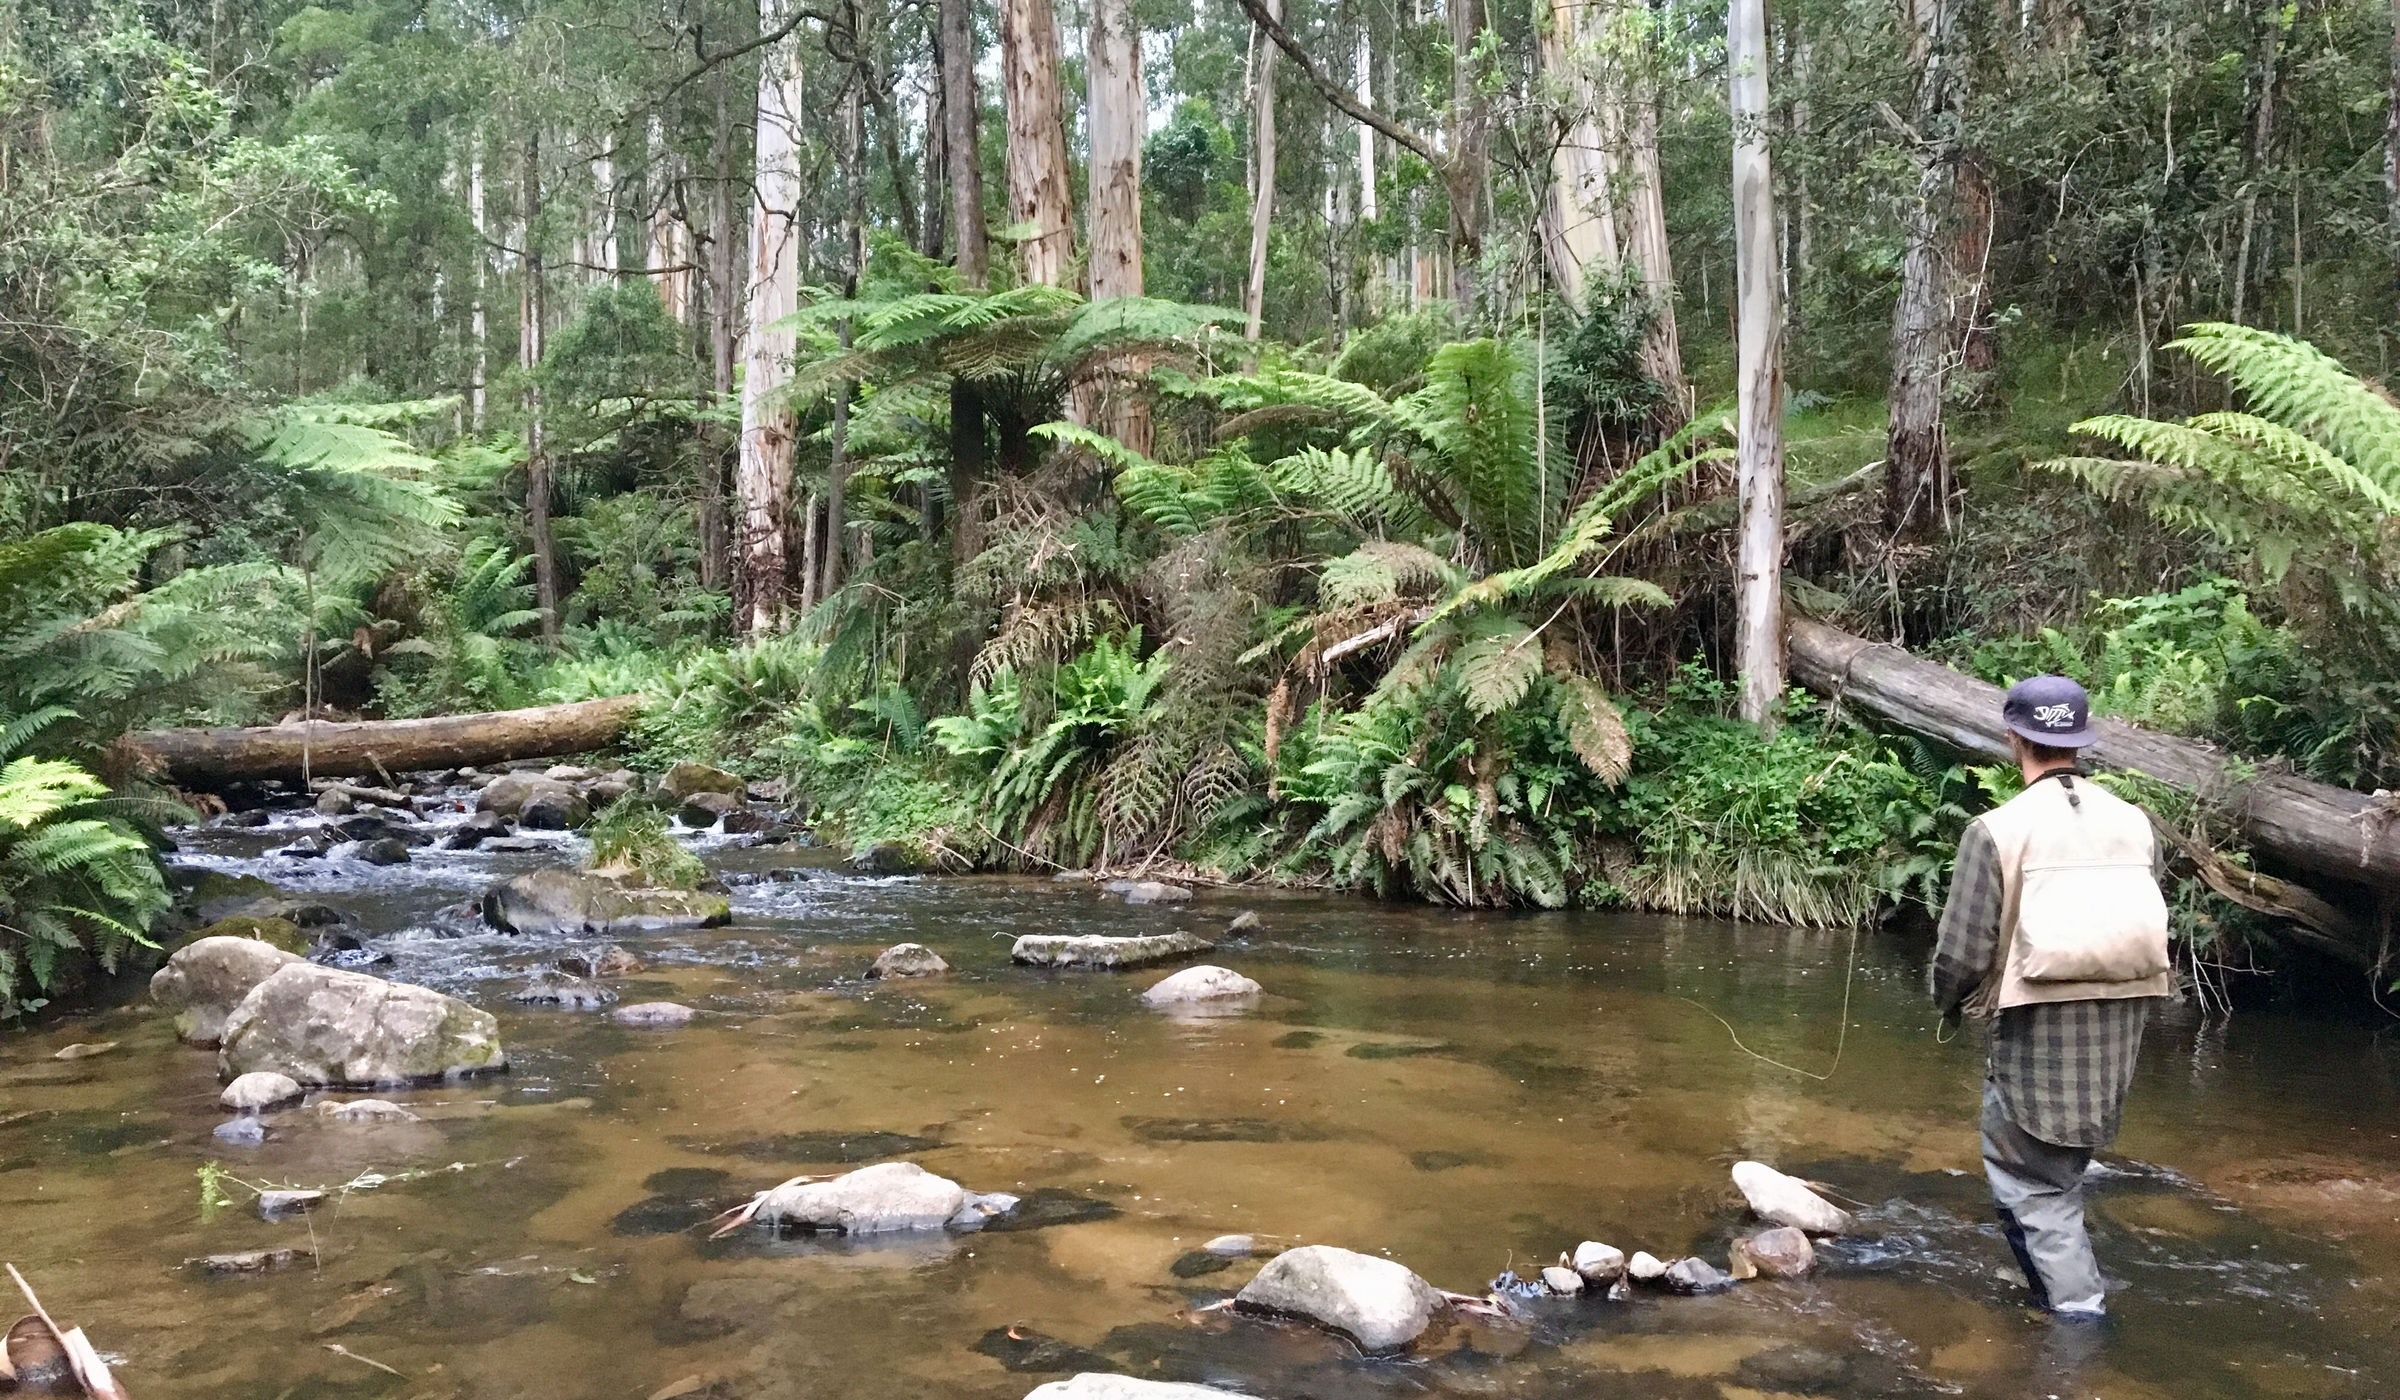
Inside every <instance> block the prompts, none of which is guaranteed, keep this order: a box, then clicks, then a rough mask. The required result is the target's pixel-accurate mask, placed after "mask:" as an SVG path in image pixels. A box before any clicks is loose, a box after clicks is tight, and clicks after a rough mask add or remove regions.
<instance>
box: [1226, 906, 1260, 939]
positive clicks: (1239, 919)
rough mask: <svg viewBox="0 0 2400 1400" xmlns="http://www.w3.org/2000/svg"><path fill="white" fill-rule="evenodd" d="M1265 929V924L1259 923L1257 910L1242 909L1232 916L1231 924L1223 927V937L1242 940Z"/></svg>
mask: <svg viewBox="0 0 2400 1400" xmlns="http://www.w3.org/2000/svg"><path fill="white" fill-rule="evenodd" d="M1265 927H1266V925H1265V924H1262V923H1260V922H1259V919H1258V911H1257V910H1255V909H1244V910H1243V911H1242V912H1241V913H1239V914H1236V915H1234V916H1233V922H1232V923H1229V924H1227V925H1225V936H1226V937H1227V938H1243V937H1247V936H1248V935H1250V934H1253V933H1256V932H1258V931H1259V930H1260V929H1262V928H1265Z"/></svg>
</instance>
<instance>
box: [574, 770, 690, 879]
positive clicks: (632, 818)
mask: <svg viewBox="0 0 2400 1400" xmlns="http://www.w3.org/2000/svg"><path fill="white" fill-rule="evenodd" d="M584 835H585V836H586V837H587V838H588V839H589V840H590V841H591V851H590V853H589V854H588V855H587V856H585V858H584V868H585V869H587V870H596V871H599V872H601V873H603V874H608V875H618V876H623V877H627V878H630V879H632V880H634V881H635V882H636V883H639V884H643V885H651V886H656V887H659V888H664V889H676V890H688V889H694V888H697V887H698V886H699V884H700V881H701V880H702V879H704V878H706V877H707V875H708V868H707V867H706V866H704V865H702V864H701V863H700V858H699V857H698V856H696V855H693V854H692V853H691V852H690V851H688V850H685V849H684V847H683V843H682V842H680V841H677V840H676V839H675V834H674V832H673V831H672V830H670V829H669V828H668V826H667V814H666V813H664V812H662V811H660V810H659V809H658V807H657V805H656V804H654V803H652V802H651V801H650V800H649V799H648V798H645V797H641V796H638V795H635V794H631V793H628V794H627V795H625V796H623V797H620V798H618V799H617V800H616V801H614V802H611V803H609V804H608V805H607V806H605V807H603V808H601V809H600V810H599V811H597V812H595V813H593V814H592V820H591V823H590V825H588V826H587V827H585V828H584Z"/></svg>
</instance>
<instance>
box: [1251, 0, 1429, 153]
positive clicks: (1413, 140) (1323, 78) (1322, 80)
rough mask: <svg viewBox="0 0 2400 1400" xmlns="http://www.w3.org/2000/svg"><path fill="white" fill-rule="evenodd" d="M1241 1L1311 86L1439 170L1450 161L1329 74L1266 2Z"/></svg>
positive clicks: (1345, 110) (1356, 118)
mask: <svg viewBox="0 0 2400 1400" xmlns="http://www.w3.org/2000/svg"><path fill="white" fill-rule="evenodd" d="M1241 5H1242V9H1243V11H1244V12H1245V13H1247V14H1248V15H1249V16H1250V22H1251V23H1252V24H1255V25H1257V26H1258V28H1259V32H1260V33H1263V34H1265V35H1266V36H1267V37H1268V38H1269V39H1272V40H1274V41H1275V47H1277V48H1279V49H1281V50H1283V51H1284V53H1285V54H1287V55H1289V56H1290V58H1291V60H1292V62H1294V63H1297V64H1299V65H1300V71H1301V72H1302V73H1303V74H1305V75H1306V76H1307V78H1308V82H1309V86H1311V87H1313V88H1315V89H1316V90H1317V95H1318V96H1319V97H1322V98H1324V99H1325V100H1326V101H1327V102H1330V103H1332V104H1333V105H1334V106H1335V107H1337V108H1339V109H1340V110H1341V111H1343V112H1345V113H1347V114H1349V116H1350V117H1351V118H1352V119H1353V120H1355V121H1360V122H1364V123H1366V124H1367V125H1368V126H1371V127H1373V128H1375V129H1376V130H1377V131H1380V132H1382V133H1383V134H1384V135H1386V136H1388V137H1390V138H1392V142H1393V144H1395V145H1397V146H1399V147H1401V148H1402V149H1404V150H1406V151H1408V152H1409V153H1410V154H1412V155H1415V156H1418V157H1419V158H1421V159H1423V160H1424V162H1425V163H1426V164H1427V165H1430V166H1432V167H1434V168H1435V169H1437V170H1439V169H1442V168H1444V166H1445V165H1446V162H1445V161H1444V160H1443V159H1442V157H1441V156H1440V155H1439V154H1438V153H1436V152H1435V151H1434V149H1433V147H1432V146H1430V145H1428V144H1426V142H1425V139H1424V138H1423V137H1421V136H1419V135H1417V134H1416V133H1415V132H1413V131H1410V130H1409V129H1408V128H1407V127H1404V126H1402V125H1400V123H1398V122H1396V121H1393V120H1392V119H1391V118H1390V117H1387V116H1385V115H1384V114H1383V113H1381V112H1378V111H1376V110H1375V109H1374V108H1372V107H1369V106H1368V105H1366V104H1365V103H1363V102H1361V101H1359V100H1358V99H1357V98H1356V97H1353V96H1351V95H1350V92H1349V90H1348V89H1346V88H1344V87H1343V86H1342V85H1341V84H1340V83H1337V82H1335V81H1334V80H1333V79H1332V78H1331V77H1329V76H1327V74H1326V72H1325V70H1324V69H1322V68H1320V67H1318V66H1317V60H1316V59H1315V58H1314V57H1312V56H1311V55H1310V54H1309V52H1308V50H1306V49H1304V48H1302V47H1300V41H1299V40H1297V39H1295V38H1293V37H1292V33H1291V31H1290V30H1288V29H1285V28H1284V27H1283V24H1282V22H1281V21H1280V20H1277V19H1276V18H1275V17H1274V16H1273V15H1270V14H1268V13H1267V10H1266V6H1265V5H1263V4H1262V3H1260V0H1241Z"/></svg>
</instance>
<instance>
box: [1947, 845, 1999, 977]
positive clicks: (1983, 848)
mask: <svg viewBox="0 0 2400 1400" xmlns="http://www.w3.org/2000/svg"><path fill="white" fill-rule="evenodd" d="M2001 898H2002V895H2001V885H2000V851H1999V848H1998V847H1997V846H1994V845H1993V844H1992V837H1991V833H1989V832H1987V831H1985V830H1984V829H1983V827H1982V825H1981V824H1980V823H1972V824H1970V825H1969V826H1968V827H1967V832H1966V835H1964V836H1962V837H1960V838H1959V842H1958V864H1957V866H1956V868H1955V869H1954V870H1952V872H1951V875H1950V897H1949V898H1948V899H1947V900H1945V901H1944V902H1943V904H1942V929H1941V937H1940V939H1939V940H1938V941H1937V942H1936V943H1935V945H1934V950H1933V973H1932V990H1933V1004H1934V1006H1935V1007H1936V1008H1938V1009H1939V1010H1940V1011H1941V1013H1942V1014H1943V1015H1945V1016H1948V1015H1952V1014H1954V1013H1956V1012H1957V1010H1958V1008H1959V1004H1960V1003H1962V1002H1964V1001H1965V1000H1966V999H1967V998H1968V997H1969V996H1970V995H1972V994H1973V993H1974V991H1975V989H1976V988H1977V987H1979V986H1981V985H1982V984H1983V979H1984V978H1985V977H1986V976H1988V975H1990V973H1991V970H1992V958H1993V956H1994V955H1995V954H1996V953H1997V952H1998V951H1999V947H2000V905H2001Z"/></svg>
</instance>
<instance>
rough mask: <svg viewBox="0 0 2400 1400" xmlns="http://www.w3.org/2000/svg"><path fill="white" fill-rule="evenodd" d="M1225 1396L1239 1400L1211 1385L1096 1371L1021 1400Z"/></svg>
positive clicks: (1205, 1399)
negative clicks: (1146, 1378)
mask: <svg viewBox="0 0 2400 1400" xmlns="http://www.w3.org/2000/svg"><path fill="white" fill-rule="evenodd" d="M1228 1396H1231V1397H1234V1400H1241V1392H1240V1391H1236V1390H1219V1389H1217V1388H1216V1387H1215V1386H1213V1385H1186V1384H1184V1383H1182V1382H1181V1381H1146V1380H1142V1379H1141V1378H1139V1377H1137V1376H1117V1375H1103V1374H1102V1373H1100V1372H1098V1371H1086V1372H1084V1373H1083V1374H1082V1375H1079V1376H1074V1377H1071V1378H1069V1379H1067V1380H1063V1381H1052V1382H1050V1383H1049V1384H1048V1385H1037V1386H1035V1387H1034V1388H1033V1389H1031V1390H1029V1391H1027V1392H1025V1400H1226V1397H1228Z"/></svg>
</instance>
